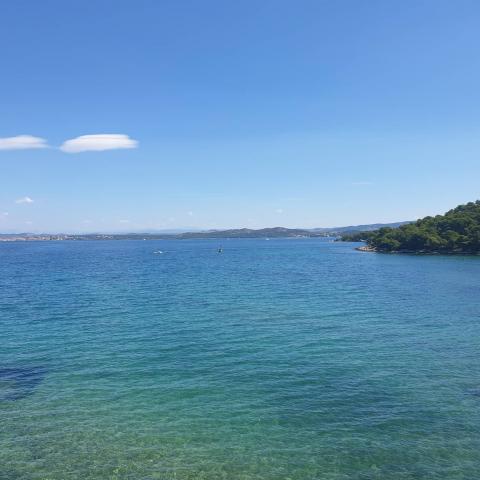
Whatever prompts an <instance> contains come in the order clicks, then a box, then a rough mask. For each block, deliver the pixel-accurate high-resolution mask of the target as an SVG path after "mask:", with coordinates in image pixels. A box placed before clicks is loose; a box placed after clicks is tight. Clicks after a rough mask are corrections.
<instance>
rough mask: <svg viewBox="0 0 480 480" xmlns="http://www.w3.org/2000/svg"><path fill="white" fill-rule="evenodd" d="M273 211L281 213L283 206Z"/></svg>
mask: <svg viewBox="0 0 480 480" xmlns="http://www.w3.org/2000/svg"><path fill="white" fill-rule="evenodd" d="M275 212H276V213H278V214H282V213H283V208H277V209H276V210H275Z"/></svg>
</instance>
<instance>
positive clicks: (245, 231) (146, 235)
mask: <svg viewBox="0 0 480 480" xmlns="http://www.w3.org/2000/svg"><path fill="white" fill-rule="evenodd" d="M407 223H411V222H396V223H374V224H369V225H351V226H347V227H333V228H313V229H302V228H284V227H273V228H260V229H251V228H235V229H228V230H204V231H190V232H172V231H170V232H142V233H114V234H103V233H89V234H62V233H60V234H48V233H45V234H35V233H18V234H0V241H48V240H140V239H142V240H143V239H145V240H159V239H165V240H167V239H171V240H174V239H177V240H182V239H195V238H292V237H336V236H339V235H345V234H347V233H355V232H366V231H373V230H377V229H379V228H382V227H391V228H395V227H398V226H400V225H404V224H407Z"/></svg>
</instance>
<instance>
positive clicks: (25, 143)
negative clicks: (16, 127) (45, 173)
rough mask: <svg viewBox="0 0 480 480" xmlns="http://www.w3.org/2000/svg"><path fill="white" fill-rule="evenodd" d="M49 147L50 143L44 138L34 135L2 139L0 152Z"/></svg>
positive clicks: (0, 140)
mask: <svg viewBox="0 0 480 480" xmlns="http://www.w3.org/2000/svg"><path fill="white" fill-rule="evenodd" d="M47 147H48V143H47V141H46V140H45V139H44V138H40V137H34V136H32V135H17V136H16V137H6V138H0V150H28V149H31V148H33V149H37V148H47Z"/></svg>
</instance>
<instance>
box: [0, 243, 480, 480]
mask: <svg viewBox="0 0 480 480" xmlns="http://www.w3.org/2000/svg"><path fill="white" fill-rule="evenodd" d="M358 245H359V244H354V243H342V242H332V241H331V239H313V238H310V239H309V238H295V239H270V240H268V241H267V240H266V239H230V240H227V239H225V240H220V239H215V240H211V239H208V240H158V241H157V240H147V241H142V240H139V241H136V240H135V241H133V240H130V241H129V240H125V241H57V242H54V241H52V242H48V241H45V242H12V243H9V242H3V243H1V244H0V479H1V480H19V479H22V480H34V479H35V480H37V479H41V480H74V479H75V480H76V479H79V480H113V479H131V480H150V479H163V480H165V479H172V480H173V479H175V480H187V479H189V480H219V479H222V480H253V479H255V480H257V479H258V480H314V479H315V480H419V479H424V480H437V479H438V480H440V479H441V480H475V479H478V478H480V257H468V256H441V255H399V254H397V255H395V254H376V253H365V252H359V251H356V250H355V248H354V247H355V246H358ZM219 249H222V250H221V253H219Z"/></svg>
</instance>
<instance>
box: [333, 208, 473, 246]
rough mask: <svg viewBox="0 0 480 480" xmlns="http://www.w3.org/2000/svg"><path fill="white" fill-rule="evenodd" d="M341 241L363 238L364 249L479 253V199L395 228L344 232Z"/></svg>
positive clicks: (361, 239) (360, 239)
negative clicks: (351, 232) (345, 233)
mask: <svg viewBox="0 0 480 480" xmlns="http://www.w3.org/2000/svg"><path fill="white" fill-rule="evenodd" d="M342 240H343V241H364V242H366V244H367V246H366V248H364V250H367V251H375V252H399V253H451V254H454V253H461V254H480V200H477V201H475V202H469V203H467V204H465V205H459V206H458V207H456V208H454V209H452V210H449V211H448V212H446V213H445V214H444V215H436V216H435V217H425V218H422V219H420V220H417V221H416V222H413V223H409V224H406V225H402V226H400V227H398V228H389V227H386V228H380V229H378V230H375V231H373V232H356V233H353V234H350V235H348V234H347V235H343V236H342Z"/></svg>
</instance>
